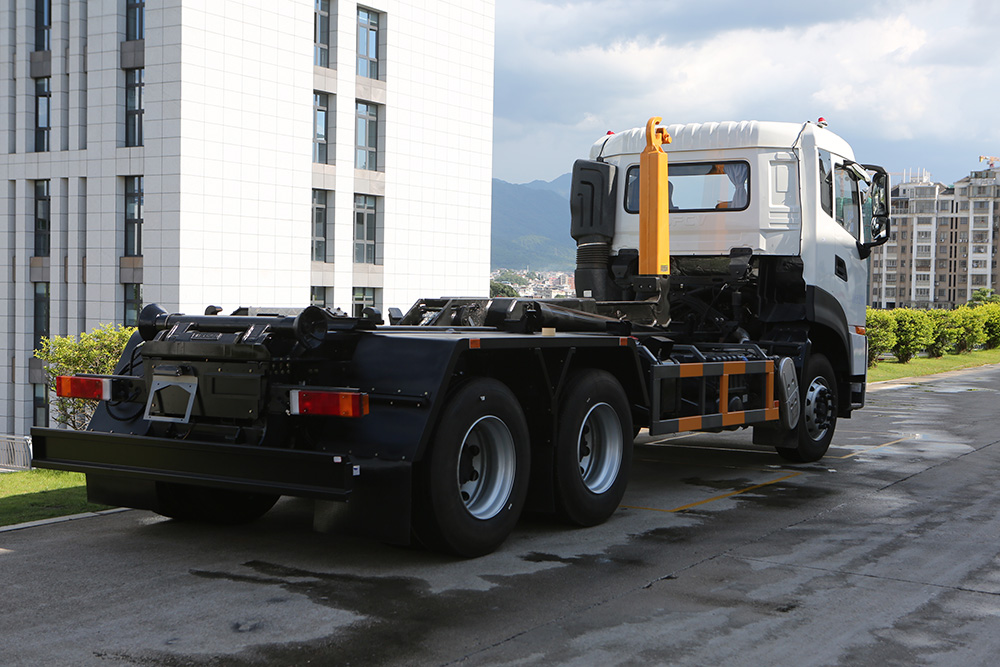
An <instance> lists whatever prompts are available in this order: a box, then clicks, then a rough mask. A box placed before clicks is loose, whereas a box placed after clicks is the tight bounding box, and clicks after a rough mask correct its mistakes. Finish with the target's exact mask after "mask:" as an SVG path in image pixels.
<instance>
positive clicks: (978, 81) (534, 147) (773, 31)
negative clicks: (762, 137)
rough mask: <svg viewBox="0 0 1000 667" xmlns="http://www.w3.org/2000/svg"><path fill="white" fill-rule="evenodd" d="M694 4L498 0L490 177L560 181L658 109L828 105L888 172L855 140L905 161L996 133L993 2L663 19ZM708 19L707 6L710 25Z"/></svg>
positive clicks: (796, 111) (774, 115) (784, 111)
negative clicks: (604, 138) (592, 150)
mask: <svg viewBox="0 0 1000 667" xmlns="http://www.w3.org/2000/svg"><path fill="white" fill-rule="evenodd" d="M508 2H510V3H511V6H508V7H507V9H503V7H504V6H505V5H506V3H508ZM688 4H689V3H678V2H659V3H648V4H645V5H642V4H640V6H639V9H640V11H636V10H634V9H633V10H632V11H631V12H628V13H626V10H625V7H626V5H627V6H628V7H633V6H634V5H635V3H625V2H624V1H623V0H605V1H603V2H598V1H595V0H591V1H589V2H561V3H557V2H543V1H541V0H535V1H531V0H501V2H500V3H498V11H497V16H498V21H497V41H496V43H497V91H496V92H497V95H496V98H497V105H496V113H497V118H496V133H495V137H496V146H495V150H494V153H495V156H496V160H495V167H496V175H497V177H498V178H503V179H505V180H513V181H527V180H532V179H534V178H545V179H551V178H554V177H555V176H558V175H559V174H561V173H565V172H566V171H568V170H569V168H570V166H571V164H572V161H573V160H574V159H576V158H578V157H583V156H585V155H586V153H587V150H588V148H589V146H590V144H591V143H593V142H594V141H595V140H596V139H598V138H599V137H600V135H602V134H603V133H604V131H605V130H608V129H614V130H621V129H626V128H628V127H635V126H638V125H641V124H643V123H644V122H645V119H646V118H647V117H649V116H651V115H658V116H663V117H664V120H665V121H666V122H692V121H706V120H741V119H751V118H756V119H768V120H792V121H801V120H806V119H810V118H816V117H817V116H820V115H822V116H825V117H826V118H827V119H828V120H829V121H830V122H831V127H832V128H833V129H835V130H837V131H838V132H840V133H841V134H842V135H843V136H844V137H845V138H847V139H848V141H850V142H851V143H852V144H854V146H855V149H856V151H857V152H858V154H859V157H860V158H861V159H863V160H868V161H874V162H882V163H884V164H886V165H887V166H890V164H891V156H887V155H884V154H876V155H868V154H864V150H863V149H864V148H869V149H877V150H878V151H879V152H881V153H885V151H886V147H889V148H891V147H893V146H894V145H900V147H901V149H902V148H905V149H906V150H901V151H900V155H903V154H908V155H912V149H913V146H906V147H902V146H901V144H903V143H905V142H921V141H923V142H930V143H931V144H936V145H948V144H949V143H950V144H954V145H955V150H959V146H961V150H968V145H969V143H970V142H973V141H994V142H995V141H997V140H998V139H1000V134H998V132H997V130H996V129H995V128H994V123H993V122H992V118H991V117H990V116H991V115H992V114H990V113H986V112H985V111H984V109H990V110H991V109H992V108H993V107H995V106H996V104H995V102H996V101H997V100H996V98H997V95H998V89H1000V86H997V83H998V74H997V72H996V70H995V68H994V66H993V63H992V61H991V60H992V59H991V58H990V57H989V52H990V45H991V44H992V42H993V35H992V33H993V27H994V26H996V25H997V19H998V17H1000V12H998V11H997V10H995V9H993V10H991V9H990V8H991V7H992V5H989V6H980V4H981V3H976V2H972V1H971V0H967V1H966V2H952V3H948V4H947V6H945V7H942V6H940V5H941V4H942V3H933V2H923V3H897V2H882V3H855V4H856V6H855V4H852V3H845V4H847V5H848V9H850V10H851V12H850V13H846V12H843V11H842V12H841V14H840V15H831V13H830V12H818V11H814V12H812V13H805V14H804V13H802V12H801V11H800V12H799V14H797V15H793V16H792V15H783V14H782V13H781V11H779V10H781V9H782V8H787V7H788V6H791V5H793V4H794V5H801V4H803V3H785V2H755V3H752V4H753V9H754V10H755V13H754V14H753V15H754V16H756V17H761V16H763V17H767V16H769V11H768V10H769V9H770V10H771V14H770V15H773V16H776V17H779V18H782V19H784V20H783V21H781V22H779V21H778V20H775V19H772V20H771V23H772V25H770V26H769V25H766V24H764V23H766V21H762V20H760V19H759V18H758V19H754V20H756V23H753V20H751V19H747V18H746V17H745V16H744V17H742V18H741V16H739V15H736V14H727V15H726V18H724V19H723V20H719V21H714V22H710V26H709V27H708V28H706V27H705V26H703V25H702V26H698V25H694V24H691V23H690V21H689V22H688V23H687V24H686V25H687V27H688V29H687V30H684V29H682V27H683V25H684V20H685V19H684V18H683V17H681V18H680V19H678V20H675V21H673V22H671V20H670V19H671V16H668V15H674V18H675V19H676V18H677V16H676V15H677V14H678V13H681V12H683V11H684V9H683V8H684V6H685V5H688ZM699 4H700V5H701V6H704V5H708V6H709V8H708V9H709V10H711V9H712V6H713V5H718V6H727V7H730V8H732V7H736V5H735V4H734V3H730V2H717V3H713V2H704V3H699ZM747 4H749V3H741V6H746V5H747ZM858 7H865V8H868V9H869V10H871V11H866V12H865V13H859V12H858V11H856V10H857V8H858ZM642 9H647V10H649V11H648V12H646V13H644V12H643V11H641V10H642ZM980 11H981V12H982V13H981V14H980V13H977V12H980ZM623 17H627V21H626V20H624V18H623ZM709 17H710V11H709V12H708V13H706V12H702V13H701V20H702V21H703V22H709ZM984 17H986V18H990V19H991V20H990V21H984V20H983V19H984ZM602 19H606V20H602ZM629 23H631V24H633V25H635V26H636V28H635V29H634V31H633V35H632V36H630V35H629V34H628V32H627V29H626V26H627V25H628V24H629ZM748 23H753V24H752V25H748ZM657 25H663V26H664V28H663V29H661V30H658V29H657ZM556 26H564V29H561V30H560V29H556ZM970 47H973V48H970ZM956 132H958V133H961V135H962V136H959V137H956V136H955V135H956ZM997 150H1000V149H997ZM933 157H934V156H928V160H931V159H932V158H933ZM908 159H909V158H908ZM950 159H951V160H952V161H953V162H955V164H957V163H958V162H961V163H962V164H965V163H966V162H967V160H964V158H961V157H958V156H957V155H955V156H952V157H951V158H950ZM901 166H906V165H901ZM925 166H928V167H930V168H931V169H932V170H936V167H935V166H934V165H933V164H930V163H928V164H926V165H925ZM974 166H975V165H974V164H970V165H969V166H968V168H973V167H974ZM891 168H892V167H891V166H890V169H891ZM949 168H950V167H949ZM960 175H962V174H961V172H959V173H957V174H956V176H960Z"/></svg>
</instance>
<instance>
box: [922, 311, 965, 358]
mask: <svg viewBox="0 0 1000 667" xmlns="http://www.w3.org/2000/svg"><path fill="white" fill-rule="evenodd" d="M927 321H928V322H929V323H930V326H931V335H930V343H928V344H927V354H929V355H930V356H932V357H940V356H943V355H944V353H945V352H948V351H950V350H951V349H952V347H953V346H954V345H955V340H956V339H957V338H958V326H957V325H956V324H955V317H954V316H953V315H952V311H950V310H928V311H927Z"/></svg>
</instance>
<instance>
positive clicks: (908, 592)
mask: <svg viewBox="0 0 1000 667" xmlns="http://www.w3.org/2000/svg"><path fill="white" fill-rule="evenodd" d="M998 392H1000V367H991V368H987V369H981V370H976V371H971V372H959V373H955V374H951V375H948V376H941V377H937V378H934V379H930V380H926V381H921V382H919V383H913V384H910V383H905V382H903V383H898V384H894V385H882V386H880V387H878V388H877V389H875V390H874V391H872V392H870V393H869V404H868V407H867V408H866V409H865V410H863V411H861V412H859V413H857V415H856V417H855V418H854V419H851V420H848V421H842V422H841V423H840V425H839V427H838V437H837V438H836V439H835V446H834V447H833V448H831V450H830V453H829V455H828V456H827V457H826V458H825V459H823V460H822V461H821V462H819V463H817V464H810V465H801V466H793V465H786V464H784V463H783V462H782V461H781V460H780V459H779V458H778V457H777V456H776V455H775V454H774V453H773V452H772V451H767V450H766V449H763V448H757V447H754V446H753V445H751V444H750V438H749V433H730V434H721V435H711V434H693V435H690V434H689V435H685V436H680V437H674V438H672V439H668V440H653V439H650V438H643V437H641V436H640V438H639V441H638V442H639V443H642V444H640V445H639V446H638V448H637V451H636V456H635V462H634V467H633V471H632V478H631V482H630V486H629V491H628V493H627V494H626V498H625V502H624V506H623V507H622V508H621V510H620V511H619V512H617V513H616V514H615V516H614V517H612V519H611V520H610V521H609V522H608V523H606V524H605V525H603V526H599V527H596V528H591V529H586V530H571V529H567V528H565V527H562V526H560V525H559V524H557V523H554V522H552V521H550V520H546V519H544V518H528V519H525V520H523V521H522V522H521V524H520V526H519V528H518V530H517V531H516V533H515V534H514V535H513V536H512V537H511V539H510V540H509V541H508V542H507V543H506V544H505V545H504V547H503V548H502V549H501V550H500V551H498V552H497V553H495V554H492V555H490V556H487V557H484V558H480V559H476V560H471V561H459V560H453V559H449V558H445V557H442V556H438V555H435V554H431V553H428V552H425V551H421V550H418V549H404V548H397V547H391V546H385V545H382V544H379V543H377V542H373V541H369V540H364V539H360V538H353V537H350V536H344V535H337V534H324V533H317V532H314V531H312V530H311V527H312V523H311V521H312V520H311V508H310V506H309V504H308V503H306V502H303V501H297V500H287V499H286V500H283V501H282V502H281V503H279V505H278V506H277V507H276V508H275V510H273V511H272V512H271V513H269V514H268V515H266V516H265V517H264V518H263V519H262V520H261V521H259V522H257V523H255V524H252V525H250V526H243V527H236V528H225V529H219V528H213V527H206V526H197V525H189V524H184V523H178V522H174V521H169V520H166V519H163V518H161V517H158V516H156V515H154V514H151V513H149V512H143V511H136V510H129V511H119V512H114V513H109V514H104V515H101V516H95V517H89V518H83V519H78V520H74V521H67V522H62V523H56V524H49V525H44V526H36V527H31V528H22V529H19V530H11V531H4V532H0V664H3V665H213V666H215V665H220V666H222V665H258V664H268V665H271V664H279V665H305V664H314V665H374V664H390V665H391V664H398V665H404V664H405V665H417V664H435V665H436V664H453V663H462V664H469V665H483V664H485V665H551V664H559V665H633V664H634V665H638V664H643V665H648V664H670V665H762V664H765V665H797V666H798V665H852V666H854V665H879V666H880V667H883V666H886V665H925V664H926V665H988V664H997V662H998V660H1000V659H998V657H997V654H998V653H1000V632H997V630H998V628H1000V544H998V536H1000V484H998V483H997V478H998V476H1000V446H998V444H1000V427H998V426H997V419H996V417H997V413H998V410H997V408H998V406H1000V393H998Z"/></svg>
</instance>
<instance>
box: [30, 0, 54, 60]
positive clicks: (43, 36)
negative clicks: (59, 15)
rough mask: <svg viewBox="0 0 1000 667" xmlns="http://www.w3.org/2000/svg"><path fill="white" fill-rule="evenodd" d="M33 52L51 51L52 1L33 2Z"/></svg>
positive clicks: (39, 0)
mask: <svg viewBox="0 0 1000 667" xmlns="http://www.w3.org/2000/svg"><path fill="white" fill-rule="evenodd" d="M34 46H35V51H51V50H52V0H35V44H34Z"/></svg>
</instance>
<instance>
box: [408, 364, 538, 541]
mask: <svg viewBox="0 0 1000 667" xmlns="http://www.w3.org/2000/svg"><path fill="white" fill-rule="evenodd" d="M529 461H530V455H529V444H528V425H527V422H526V421H525V418H524V412H523V411H522V410H521V405H520V404H519V403H518V401H517V398H516V397H515V396H514V394H513V393H512V392H511V391H510V389H508V388H507V386H506V385H504V384H503V383H502V382H499V381H497V380H493V379H491V378H476V379H473V380H470V381H469V382H466V383H465V384H463V385H461V386H460V387H459V388H458V389H457V390H456V391H455V392H454V393H453V394H452V396H451V398H450V399H449V401H448V403H447V405H446V406H445V408H444V410H443V412H442V414H441V418H440V421H439V422H438V425H437V429H436V432H435V434H434V437H433V438H432V440H431V444H430V447H429V449H428V452H427V454H426V456H425V459H424V461H422V462H421V464H420V465H419V466H418V467H417V470H416V476H415V489H414V515H413V528H414V532H415V533H416V536H417V538H418V539H419V540H420V542H422V543H423V544H424V545H426V546H428V547H430V548H434V549H440V550H443V551H449V552H451V553H454V554H456V555H459V556H465V557H475V556H482V555H484V554H488V553H490V552H492V551H494V550H495V549H496V548H497V547H499V546H500V544H502V543H503V541H504V540H505V539H507V536H508V535H509V534H510V532H511V531H512V530H513V529H514V526H515V525H516V524H517V520H518V518H519V517H520V515H521V510H522V509H523V507H524V500H525V497H526V496H527V492H528V466H529Z"/></svg>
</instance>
